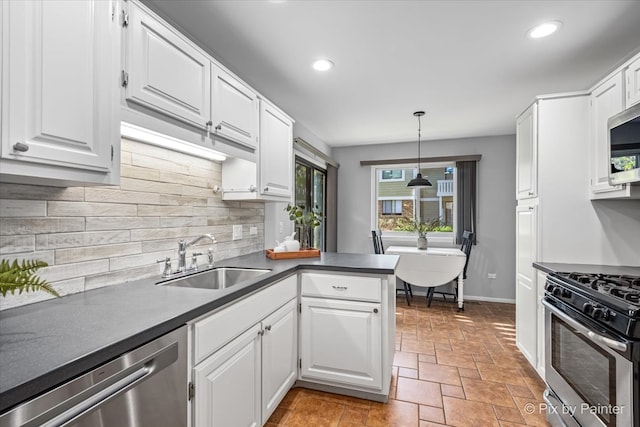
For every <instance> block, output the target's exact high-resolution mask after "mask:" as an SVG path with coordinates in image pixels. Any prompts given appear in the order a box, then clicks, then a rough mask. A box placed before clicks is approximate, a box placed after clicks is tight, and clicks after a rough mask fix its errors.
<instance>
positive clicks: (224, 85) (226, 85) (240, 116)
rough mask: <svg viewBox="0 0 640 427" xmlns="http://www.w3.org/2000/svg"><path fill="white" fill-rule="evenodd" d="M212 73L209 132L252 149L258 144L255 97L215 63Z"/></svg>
mask: <svg viewBox="0 0 640 427" xmlns="http://www.w3.org/2000/svg"><path fill="white" fill-rule="evenodd" d="M212 72H213V74H212V79H211V80H212V83H211V85H212V91H213V93H212V99H211V103H212V107H211V110H212V111H211V113H212V118H211V120H212V122H213V125H212V128H211V132H212V133H213V134H215V135H219V136H223V137H225V138H228V139H230V140H232V141H235V142H238V143H240V144H242V145H245V146H248V147H250V148H253V149H255V148H256V146H257V145H258V96H257V95H256V93H255V92H254V91H252V90H251V89H250V88H249V87H248V86H246V85H245V84H244V83H242V82H241V81H240V80H238V79H237V78H235V77H234V76H232V75H231V74H229V73H227V72H226V71H224V70H223V69H222V68H220V67H219V66H217V65H216V64H212Z"/></svg>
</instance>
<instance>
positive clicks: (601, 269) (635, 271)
mask: <svg viewBox="0 0 640 427" xmlns="http://www.w3.org/2000/svg"><path fill="white" fill-rule="evenodd" d="M533 266H534V268H537V269H538V270H540V271H544V272H545V273H556V272H564V273H572V272H579V273H594V274H595V273H602V274H619V275H629V276H640V267H626V266H619V265H595V264H571V263H558V262H534V263H533Z"/></svg>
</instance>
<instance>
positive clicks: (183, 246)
mask: <svg viewBox="0 0 640 427" xmlns="http://www.w3.org/2000/svg"><path fill="white" fill-rule="evenodd" d="M205 237H207V238H209V239H210V240H211V241H212V242H213V243H216V238H215V237H213V236H212V235H211V234H203V235H202V236H199V237H196V238H195V239H193V240H192V241H190V242H189V243H187V241H186V240H185V239H180V240H178V271H177V272H178V273H184V272H185V271H186V270H187V248H188V247H189V246H191V245H194V244H196V243H198V242H199V241H200V240H202V239H204V238H205ZM210 258H211V257H210Z"/></svg>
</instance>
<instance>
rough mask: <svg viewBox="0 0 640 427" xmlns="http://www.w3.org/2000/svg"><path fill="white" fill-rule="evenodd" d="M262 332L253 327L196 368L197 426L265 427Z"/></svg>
mask: <svg viewBox="0 0 640 427" xmlns="http://www.w3.org/2000/svg"><path fill="white" fill-rule="evenodd" d="M261 333H262V328H261V326H260V325H255V326H253V327H252V328H250V329H249V330H248V331H246V332H245V333H243V334H242V335H240V336H239V337H238V338H236V339H234V340H233V341H231V342H230V343H229V344H227V345H226V346H224V347H222V348H221V349H220V350H218V351H217V352H216V353H214V354H213V355H212V356H211V357H209V358H207V359H206V360H204V361H203V362H202V363H200V364H199V365H197V366H196V367H195V368H194V386H195V405H194V420H195V426H196V427H220V426H238V427H256V426H261V425H262V421H261V417H260V376H261V372H260V370H261V366H260V334H261Z"/></svg>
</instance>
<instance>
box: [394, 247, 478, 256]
mask: <svg viewBox="0 0 640 427" xmlns="http://www.w3.org/2000/svg"><path fill="white" fill-rule="evenodd" d="M384 253H385V254H388V255H401V254H420V255H442V256H461V257H464V256H466V255H465V254H464V252H462V251H461V250H460V249H458V248H427V249H426V250H425V249H418V248H417V247H415V246H389V247H388V248H387V249H385V251H384Z"/></svg>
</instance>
